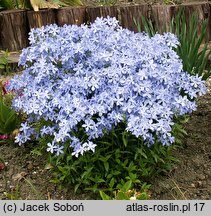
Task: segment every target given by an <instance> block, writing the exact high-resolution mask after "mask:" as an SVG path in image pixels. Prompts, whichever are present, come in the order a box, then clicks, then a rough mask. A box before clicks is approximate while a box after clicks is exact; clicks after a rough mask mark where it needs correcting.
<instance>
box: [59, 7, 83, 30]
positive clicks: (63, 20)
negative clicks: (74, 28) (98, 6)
mask: <svg viewBox="0 0 211 216" xmlns="http://www.w3.org/2000/svg"><path fill="white" fill-rule="evenodd" d="M56 18H57V24H58V25H60V26H63V25H64V24H77V25H81V24H83V23H85V22H86V7H65V8H60V9H58V10H57V14H56Z"/></svg>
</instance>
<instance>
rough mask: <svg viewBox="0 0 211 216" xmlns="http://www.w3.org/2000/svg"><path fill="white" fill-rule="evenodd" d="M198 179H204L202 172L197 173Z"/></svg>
mask: <svg viewBox="0 0 211 216" xmlns="http://www.w3.org/2000/svg"><path fill="white" fill-rule="evenodd" d="M198 179H200V180H204V179H206V176H205V175H203V174H199V175H198Z"/></svg>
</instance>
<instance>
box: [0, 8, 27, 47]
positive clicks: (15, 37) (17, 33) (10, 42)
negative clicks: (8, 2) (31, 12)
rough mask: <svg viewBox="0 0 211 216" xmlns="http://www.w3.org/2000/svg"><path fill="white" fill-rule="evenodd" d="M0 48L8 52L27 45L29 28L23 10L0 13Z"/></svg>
mask: <svg viewBox="0 0 211 216" xmlns="http://www.w3.org/2000/svg"><path fill="white" fill-rule="evenodd" d="M0 29H1V31H0V47H1V49H3V50H6V49H8V51H15V50H20V49H22V48H24V47H26V46H27V45H28V39H27V38H28V32H29V26H28V21H27V16H26V11H25V10H12V11H2V12H0Z"/></svg>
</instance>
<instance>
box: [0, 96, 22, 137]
mask: <svg viewBox="0 0 211 216" xmlns="http://www.w3.org/2000/svg"><path fill="white" fill-rule="evenodd" d="M18 123H19V121H18V116H17V114H16V112H15V111H14V110H13V109H12V108H10V107H8V106H6V105H5V104H4V103H3V100H2V99H0V134H4V135H5V134H10V133H12V132H13V131H14V130H15V129H16V128H17V125H18Z"/></svg>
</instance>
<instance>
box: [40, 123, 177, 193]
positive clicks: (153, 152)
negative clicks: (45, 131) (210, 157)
mask: <svg viewBox="0 0 211 216" xmlns="http://www.w3.org/2000/svg"><path fill="white" fill-rule="evenodd" d="M174 131H175V132H177V133H179V131H177V129H175V130H174ZM44 140H46V141H44ZM42 142H43V144H44V143H47V142H48V137H44V138H43V140H42ZM96 143H97V147H96V151H95V153H94V154H93V153H91V152H86V153H84V155H83V156H80V157H79V158H75V157H74V156H72V155H71V149H70V148H69V143H66V144H65V148H64V154H62V155H59V156H52V155H51V154H49V164H50V167H52V171H53V173H54V176H55V178H54V179H53V180H52V182H53V183H57V184H69V185H70V186H74V191H75V192H77V191H78V190H79V191H80V189H85V190H90V191H93V192H99V191H103V192H104V193H105V192H108V193H111V192H113V191H117V190H121V193H120V194H122V192H125V193H126V192H127V191H128V188H140V187H141V186H142V185H144V184H145V183H146V182H147V181H148V179H149V178H150V177H152V176H157V175H159V174H162V173H165V172H167V171H169V170H170V169H171V162H172V161H175V158H174V157H173V156H172V150H173V149H174V148H175V145H171V146H163V145H162V144H161V143H159V142H156V143H155V144H154V145H152V146H147V145H145V144H144V143H143V140H142V139H141V138H136V137H135V136H134V135H132V134H131V133H129V132H126V131H125V124H124V123H123V122H122V123H121V124H120V125H118V126H117V127H116V128H113V130H112V132H111V133H105V135H104V137H103V138H101V139H99V140H96ZM45 145H46V144H45ZM129 182H130V184H131V185H128V188H127V184H129ZM126 183H127V184H126ZM129 186H130V187H129ZM102 194H103V193H102V192H101V195H102ZM120 194H119V195H118V196H120ZM142 195H143V194H142ZM121 196H123V195H121Z"/></svg>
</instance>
